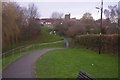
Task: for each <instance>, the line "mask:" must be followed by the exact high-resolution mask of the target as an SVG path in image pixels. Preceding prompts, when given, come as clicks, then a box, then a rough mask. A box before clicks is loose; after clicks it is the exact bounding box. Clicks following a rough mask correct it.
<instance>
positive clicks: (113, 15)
mask: <svg viewBox="0 0 120 80" xmlns="http://www.w3.org/2000/svg"><path fill="white" fill-rule="evenodd" d="M104 14H105V16H106V18H109V19H110V20H111V22H112V23H117V21H118V8H117V5H114V6H112V5H109V6H108V9H105V10H104Z"/></svg>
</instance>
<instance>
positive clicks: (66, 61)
mask: <svg viewBox="0 0 120 80" xmlns="http://www.w3.org/2000/svg"><path fill="white" fill-rule="evenodd" d="M80 70H82V71H85V72H86V73H88V74H89V75H91V76H92V77H94V78H117V77H118V58H117V56H112V55H108V54H100V55H99V54H98V53H97V52H94V51H91V50H87V49H82V48H81V49H80V48H72V49H64V50H56V51H50V52H48V53H47V54H45V55H43V56H42V57H41V58H40V59H39V60H38V61H37V62H36V77H37V78H76V77H77V76H78V73H79V71H80Z"/></svg>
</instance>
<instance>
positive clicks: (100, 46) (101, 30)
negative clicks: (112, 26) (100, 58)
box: [99, 0, 103, 54]
mask: <svg viewBox="0 0 120 80" xmlns="http://www.w3.org/2000/svg"><path fill="white" fill-rule="evenodd" d="M100 9H101V19H100V39H99V40H100V43H99V54H101V48H102V37H101V34H103V25H102V24H103V22H102V13H103V0H101V8H100Z"/></svg>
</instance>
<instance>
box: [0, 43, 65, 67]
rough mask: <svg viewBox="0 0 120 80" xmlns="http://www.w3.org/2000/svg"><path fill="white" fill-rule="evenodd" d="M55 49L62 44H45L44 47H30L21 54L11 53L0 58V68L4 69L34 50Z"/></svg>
mask: <svg viewBox="0 0 120 80" xmlns="http://www.w3.org/2000/svg"><path fill="white" fill-rule="evenodd" d="M57 47H59V48H60V47H63V42H59V43H54V44H45V45H35V46H33V47H31V48H30V49H28V50H26V51H23V52H21V53H20V52H17V53H13V54H10V55H8V56H5V57H2V58H0V61H2V68H3V69H5V68H6V67H7V66H8V65H9V64H11V63H12V62H14V61H15V60H17V59H19V58H20V57H22V56H24V55H26V54H30V53H32V52H33V51H35V50H40V49H43V48H57Z"/></svg>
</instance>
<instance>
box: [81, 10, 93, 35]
mask: <svg viewBox="0 0 120 80" xmlns="http://www.w3.org/2000/svg"><path fill="white" fill-rule="evenodd" d="M94 21H95V20H94V19H93V17H92V14H91V13H89V12H86V13H84V14H83V17H82V18H81V19H80V24H82V25H83V27H85V28H86V32H87V33H90V32H91V29H93V28H94Z"/></svg>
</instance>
